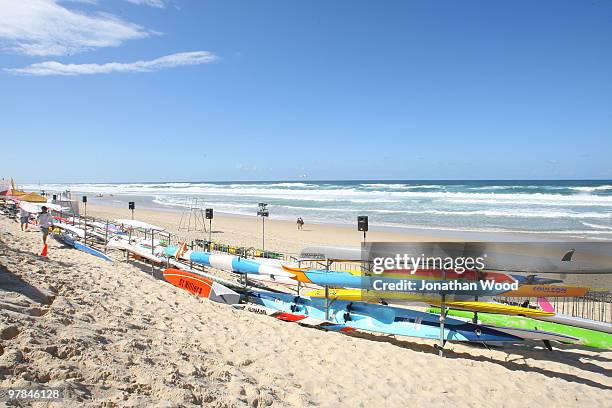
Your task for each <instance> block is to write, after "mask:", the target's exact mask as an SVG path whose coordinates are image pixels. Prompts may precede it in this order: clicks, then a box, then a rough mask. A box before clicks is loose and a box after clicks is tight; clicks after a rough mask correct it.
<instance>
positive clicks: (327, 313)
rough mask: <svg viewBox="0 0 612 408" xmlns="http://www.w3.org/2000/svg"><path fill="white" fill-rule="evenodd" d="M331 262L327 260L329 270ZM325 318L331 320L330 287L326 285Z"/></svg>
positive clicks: (326, 267) (327, 270) (326, 265)
mask: <svg viewBox="0 0 612 408" xmlns="http://www.w3.org/2000/svg"><path fill="white" fill-rule="evenodd" d="M329 267H330V262H329V260H327V259H326V260H325V270H326V272H329ZM325 320H329V287H328V286H327V285H325Z"/></svg>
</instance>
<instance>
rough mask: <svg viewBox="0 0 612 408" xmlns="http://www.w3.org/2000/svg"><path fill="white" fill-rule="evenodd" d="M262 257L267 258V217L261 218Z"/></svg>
mask: <svg viewBox="0 0 612 408" xmlns="http://www.w3.org/2000/svg"><path fill="white" fill-rule="evenodd" d="M261 252H262V254H261V256H262V258H265V252H266V217H264V216H262V217H261Z"/></svg>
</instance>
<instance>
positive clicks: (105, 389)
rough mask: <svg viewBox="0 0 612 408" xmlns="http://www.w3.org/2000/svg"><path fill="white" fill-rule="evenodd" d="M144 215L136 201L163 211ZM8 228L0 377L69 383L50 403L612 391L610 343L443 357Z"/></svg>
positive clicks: (247, 232)
mask: <svg viewBox="0 0 612 408" xmlns="http://www.w3.org/2000/svg"><path fill="white" fill-rule="evenodd" d="M88 210H89V211H90V212H91V213H92V214H93V213H95V214H97V215H100V216H102V215H107V216H113V217H116V216H119V215H121V216H125V215H127V214H118V213H117V212H116V211H117V210H112V209H105V208H102V207H100V208H97V207H95V208H94V207H93V206H92V207H90V208H88ZM124 212H127V210H126V211H124ZM169 214H171V213H169ZM150 215H152V214H149V213H148V212H146V211H144V210H142V211H140V212H139V218H141V219H143V220H147V221H149V222H152V223H160V224H163V223H164V219H162V218H163V216H159V215H158V216H157V218H156V217H150ZM167 216H168V217H173V216H176V214H174V215H172V214H171V215H167ZM230 218H231V217H228V218H227V219H223V220H221V219H219V220H217V219H215V221H216V224H215V225H218V228H219V229H220V230H223V237H224V241H227V242H235V243H243V244H246V245H254V244H256V242H253V240H255V239H257V234H256V230H255V229H254V228H250V229H249V228H247V227H246V225H247V224H248V223H249V222H252V223H253V225H255V224H254V223H255V222H256V221H257V220H245V219H241V218H231V220H230ZM166 221H167V222H168V223H169V225H176V223H174V222H172V221H171V220H166ZM216 228H217V227H215V229H216ZM313 229H314V228H313ZM0 231H1V233H0V265H1V266H0V268H1V269H2V270H1V273H0V276H1V285H0V318H1V321H2V323H1V328H0V337H1V342H0V386H1V387H34V386H37V385H44V386H46V387H61V388H66V389H68V390H70V392H69V395H70V396H69V397H68V398H67V399H65V400H62V401H61V402H52V403H48V404H49V406H83V405H85V406H198V405H204V406H217V407H232V406H237V407H239V406H295V407H302V406H324V407H331V406H351V407H353V406H363V407H371V406H389V407H402V406H432V405H435V406H451V405H452V406H459V407H481V406H487V407H489V406H490V407H500V406H501V407H521V408H522V407H526V406H533V404H534V401H537V404H538V405H540V406H554V407H608V406H609V404H610V401H611V400H612V377H611V376H610V372H611V371H610V370H612V352H609V351H601V350H589V349H586V348H583V347H580V346H571V345H556V347H555V351H552V352H550V351H548V350H546V349H545V348H544V347H543V346H541V345H539V344H537V343H527V344H524V345H515V346H511V347H505V348H498V349H487V348H484V347H478V346H470V345H463V344H449V345H447V351H446V357H445V358H440V357H438V355H437V354H436V352H435V351H434V349H433V347H432V346H433V342H432V341H427V340H419V339H413V338H396V337H389V336H376V335H368V334H358V335H346V334H341V333H335V332H325V331H321V330H317V329H311V328H306V327H301V326H299V325H297V324H294V323H286V322H281V321H278V320H275V319H273V318H270V317H266V316H260V315H257V314H253V313H250V312H247V311H240V310H235V309H233V308H231V307H229V306H225V305H221V304H216V303H213V302H210V301H207V300H202V299H200V298H196V297H194V296H192V295H190V294H189V293H187V292H185V291H182V290H180V289H178V288H176V287H173V286H171V285H170V284H168V283H166V282H164V281H162V280H159V279H157V278H156V277H155V276H153V275H152V274H151V273H150V268H148V267H146V268H142V267H138V266H136V265H132V264H128V263H125V262H122V261H116V262H114V263H113V264H110V263H108V262H104V261H102V260H100V259H99V258H96V257H93V256H91V255H88V254H86V253H83V252H79V251H76V250H74V249H67V248H62V247H60V245H59V244H58V243H57V242H55V241H54V240H50V244H49V247H50V248H49V256H48V258H42V257H40V256H38V255H37V253H38V252H39V251H40V247H41V244H40V234H39V233H38V232H35V231H32V232H27V233H24V232H21V231H20V230H19V225H18V224H17V223H15V222H14V221H11V220H9V219H7V218H4V217H0ZM269 233H270V240H269V242H270V246H271V248H274V249H276V250H286V251H296V250H297V249H299V247H300V246H302V245H304V244H309V243H313V244H314V243H320V244H329V243H332V242H333V243H342V244H352V243H356V242H355V241H357V240H358V238H357V239H354V238H351V239H349V232H348V229H347V232H345V233H344V234H345V235H342V234H343V233H342V232H338V230H337V229H333V227H319V226H317V228H316V231H304V232H298V231H295V226H294V225H290V223H287V225H284V224H283V223H281V222H275V223H274V224H272V225H271V226H270V229H269ZM306 237H307V238H306ZM391 238H393V237H392V236H391V235H380V236H376V239H391ZM37 404H42V405H44V404H47V403H44V404H43V403H35V405H37Z"/></svg>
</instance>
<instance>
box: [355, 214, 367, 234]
mask: <svg viewBox="0 0 612 408" xmlns="http://www.w3.org/2000/svg"><path fill="white" fill-rule="evenodd" d="M367 230H368V216H367V215H360V216H358V217H357V231H367Z"/></svg>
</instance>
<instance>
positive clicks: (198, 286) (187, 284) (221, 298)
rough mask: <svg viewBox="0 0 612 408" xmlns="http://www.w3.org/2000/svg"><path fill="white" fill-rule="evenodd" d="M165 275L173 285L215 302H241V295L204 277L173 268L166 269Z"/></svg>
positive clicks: (230, 303)
mask: <svg viewBox="0 0 612 408" xmlns="http://www.w3.org/2000/svg"><path fill="white" fill-rule="evenodd" d="M163 275H164V279H165V280H166V281H167V282H169V283H171V284H172V285H174V286H176V287H178V288H181V289H183V290H186V291H187V292H189V293H191V294H194V295H196V296H199V297H203V298H206V299H210V300H212V301H213V302H218V303H225V304H228V305H232V304H236V303H239V302H240V294H238V293H236V292H234V291H233V290H231V289H229V288H227V287H225V286H223V285H221V284H220V283H218V282H215V281H213V280H211V279H208V278H206V277H204V276H200V275H198V274H195V273H192V272H187V271H183V270H180V269H171V268H169V269H165V270H164V272H163Z"/></svg>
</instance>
